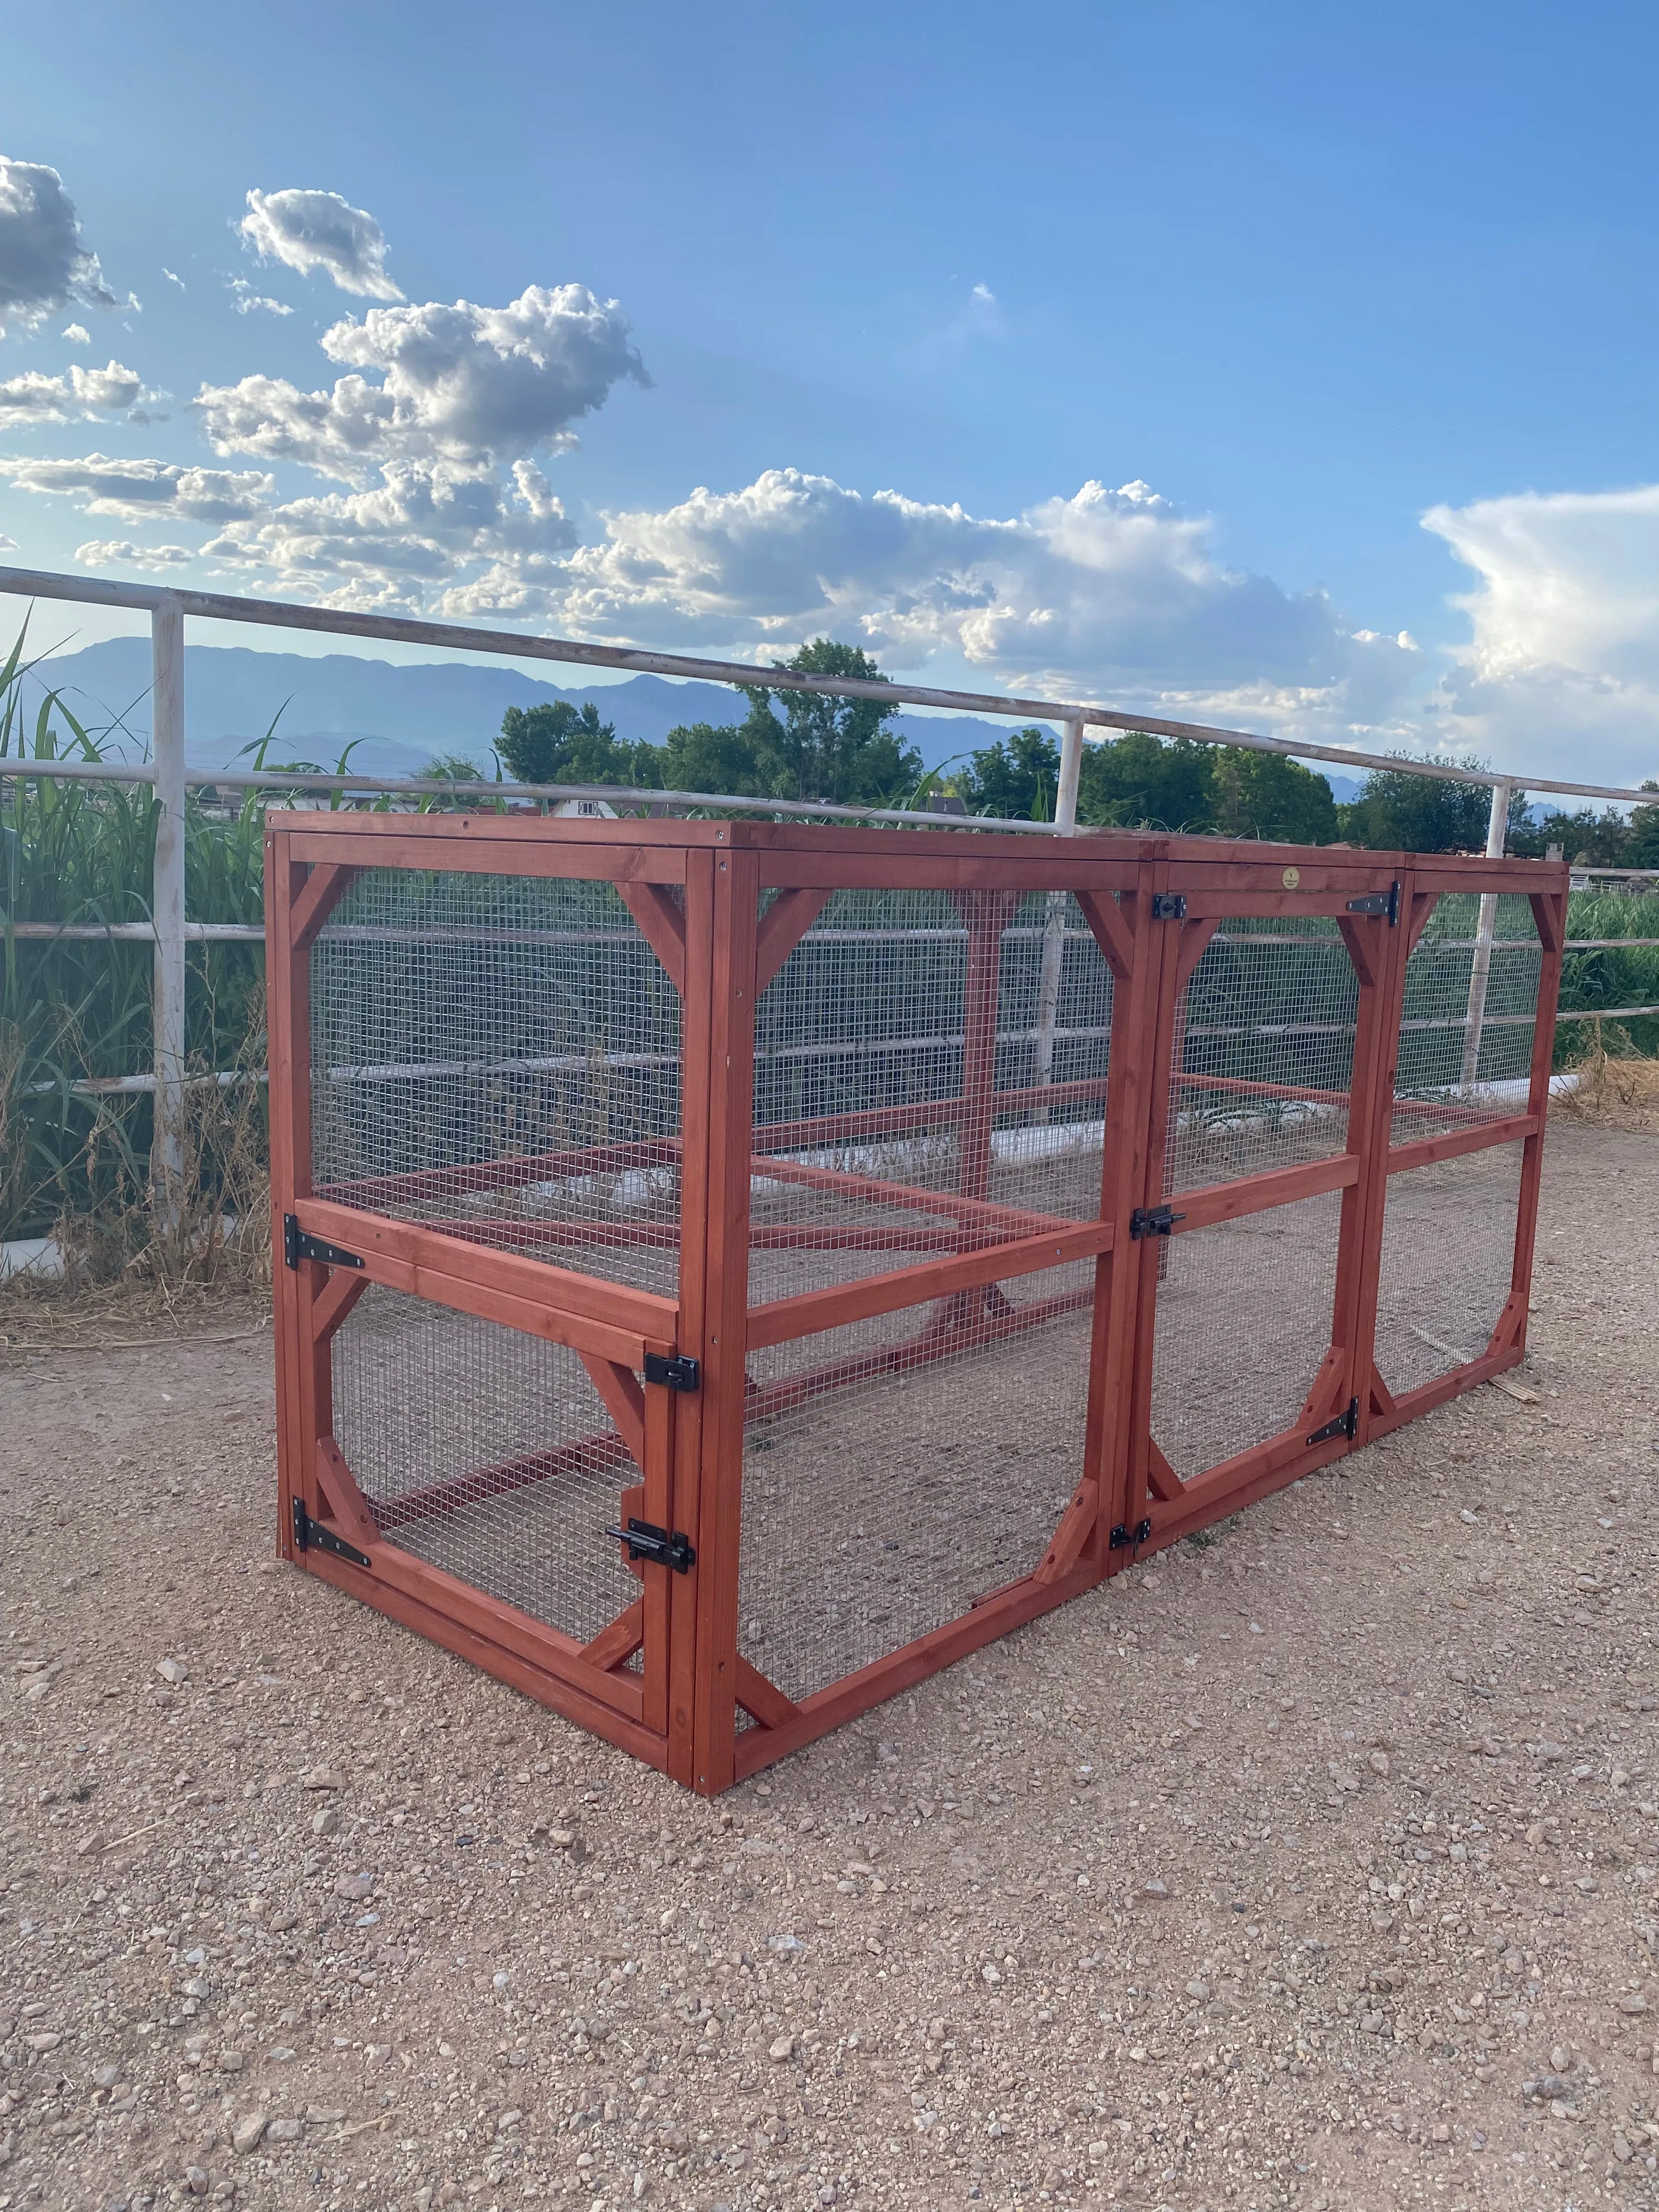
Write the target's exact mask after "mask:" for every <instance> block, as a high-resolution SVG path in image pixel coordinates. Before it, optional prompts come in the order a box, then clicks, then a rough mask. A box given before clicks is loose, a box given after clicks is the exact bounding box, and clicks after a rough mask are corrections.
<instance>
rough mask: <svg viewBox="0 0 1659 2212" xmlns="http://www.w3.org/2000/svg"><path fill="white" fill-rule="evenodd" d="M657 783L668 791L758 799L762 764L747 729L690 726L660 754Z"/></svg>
mask: <svg viewBox="0 0 1659 2212" xmlns="http://www.w3.org/2000/svg"><path fill="white" fill-rule="evenodd" d="M657 781H659V783H660V785H661V787H662V789H663V790H665V791H708V792H717V793H721V792H728V791H729V792H731V793H732V794H733V796H734V797H738V798H744V799H747V798H750V797H754V796H757V795H758V794H759V792H760V790H761V782H760V763H759V761H758V759H757V755H756V749H755V744H754V742H753V740H752V738H750V735H749V732H748V729H747V726H746V725H744V724H740V723H738V724H727V725H725V726H720V727H716V726H715V725H714V723H712V722H689V723H684V724H682V725H681V726H680V727H678V729H673V730H671V731H670V732H668V736H667V738H666V740H665V743H664V744H663V747H662V750H661V758H660V763H659V775H658V778H657Z"/></svg>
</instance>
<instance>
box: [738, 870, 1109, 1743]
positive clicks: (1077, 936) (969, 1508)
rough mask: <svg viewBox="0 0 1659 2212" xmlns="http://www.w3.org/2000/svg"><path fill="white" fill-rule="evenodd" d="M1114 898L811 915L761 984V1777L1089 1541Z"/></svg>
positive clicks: (1029, 898)
mask: <svg viewBox="0 0 1659 2212" xmlns="http://www.w3.org/2000/svg"><path fill="white" fill-rule="evenodd" d="M1010 872H1011V873H1012V871H1010ZM785 896H794V897H795V898H796V899H797V901H798V902H799V900H801V898H802V897H803V895H802V894H799V893H796V894H793V895H790V894H786V895H785ZM1091 899H1093V900H1098V901H1101V902H1104V903H1105V904H1106V905H1108V906H1111V905H1112V904H1113V894H1112V892H1111V891H1110V890H1105V889H1103V890H1100V891H1098V892H1097V893H1095V892H1090V891H1088V890H1085V891H1084V892H1083V893H1082V895H1081V897H1080V898H1079V896H1076V895H1073V893H1070V892H1067V891H1065V890H1059V891H1050V890H1020V889H1019V888H1018V884H1017V882H1016V884H1013V885H1012V886H1011V887H1008V888H999V889H994V890H984V889H979V888H969V887H958V888H951V887H948V886H946V887H939V888H932V889H928V888H921V887H916V888H905V887H902V886H891V887H882V888H879V889H874V888H872V889H846V890H836V891H835V892H834V893H832V894H830V893H817V894H815V895H814V896H813V901H812V903H811V907H810V908H800V907H799V906H798V908H797V915H796V924H797V926H796V927H795V928H794V929H793V931H792V933H791V941H790V949H789V951H788V952H787V957H785V958H783V959H782V960H781V962H780V963H777V964H775V966H774V965H772V964H770V963H766V962H764V961H763V963H762V966H761V969H760V970H759V979H760V981H762V983H763V989H762V990H761V993H760V995H759V999H758V1001H757V1012H756V1022H755V1047H754V1115H753V1157H752V1162H751V1172H750V1182H749V1224H748V1244H749V1250H748V1279H749V1310H748V1328H747V1357H746V1361H745V1373H744V1457H743V1480H742V1510H741V1543H740V1557H739V1561H738V1601H737V1664H738V1682H737V1703H738V1717H737V1724H738V1729H739V1731H740V1735H739V1743H738V1771H740V1772H741V1771H745V1770H746V1768H747V1767H748V1766H749V1765H750V1764H751V1763H754V1762H758V1761H759V1760H761V1759H765V1758H769V1757H771V1756H774V1755H775V1746H776V1745H777V1743H778V1742H779V1741H785V1742H787V1741H794V1740H796V1739H797V1738H800V1739H803V1740H804V1738H805V1735H811V1734H813V1733H816V1732H817V1729H819V1728H821V1727H823V1726H826V1725H829V1724H830V1723H832V1722H833V1720H834V1719H835V1718H836V1717H840V1716H841V1715H842V1711H843V1709H846V1710H854V1711H855V1710H857V1709H858V1707H859V1705H860V1704H861V1703H864V1702H868V1701H869V1699H870V1698H871V1697H873V1696H874V1695H876V1694H887V1693H888V1691H889V1690H890V1686H891V1684H892V1682H893V1680H894V1679H895V1677H894V1675H893V1668H894V1667H895V1666H896V1665H905V1664H909V1663H911V1662H912V1660H914V1661H915V1665H916V1671H918V1672H925V1671H928V1668H929V1667H930V1666H932V1665H937V1664H941V1663H943V1662H944V1660H945V1658H946V1657H948V1656H951V1650H953V1649H954V1648H956V1647H955V1645H954V1644H952V1643H951V1638H959V1637H960V1636H961V1635H962V1634H963V1624H964V1623H970V1622H971V1620H972V1619H973V1617H974V1616H975V1613H978V1612H979V1610H980V1609H981V1608H983V1607H985V1605H986V1601H987V1600H991V1599H996V1600H998V1601H999V1602H1003V1603H1006V1601H1008V1598H1009V1594H1010V1593H1011V1592H1013V1593H1016V1594H1018V1592H1020V1591H1022V1590H1030V1591H1035V1592H1036V1594H1037V1596H1038V1598H1039V1599H1040V1598H1041V1595H1042V1590H1043V1589H1045V1588H1046V1587H1047V1585H1046V1584H1045V1583H1044V1581H1043V1579H1042V1578H1043V1577H1048V1578H1049V1579H1050V1581H1055V1580H1060V1579H1063V1578H1064V1577H1066V1576H1068V1575H1071V1574H1073V1572H1074V1571H1077V1569H1078V1565H1079V1556H1080V1553H1081V1551H1082V1548H1083V1545H1084V1543H1085V1541H1086V1540H1087V1539H1089V1538H1090V1537H1091V1535H1092V1531H1093V1526H1094V1502H1095V1496H1096V1490H1095V1485H1094V1483H1093V1480H1092V1476H1093V1472H1094V1470H1093V1468H1091V1456H1090V1451H1089V1439H1090V1414H1091V1367H1092V1345H1093V1337H1094V1329H1095V1322H1096V1306H1097V1294H1099V1292H1100V1291H1101V1286H1102V1284H1103V1280H1104V1272H1103V1271H1104V1262H1103V1254H1104V1253H1105V1252H1106V1251H1107V1249H1108V1248H1109V1244H1110V1242H1111V1238H1112V1235H1113V1228H1112V1225H1111V1224H1110V1223H1109V1221H1108V1220H1106V1219H1105V1218H1104V1207H1103V1189H1104V1188H1105V1187H1106V1184H1107V1182H1108V1179H1109V1177H1108V1165H1109V1151H1110V1145H1109V1137H1108V1131H1109V1127H1111V1120H1110V1114H1109V1060H1110V1052H1111V1041H1112V1037H1113V1035H1114V1030H1113V1021H1114V1008H1115V995H1116V991H1115V977H1114V974H1113V969H1112V967H1111V964H1110V963H1109V960H1108V958H1107V957H1106V955H1105V954H1104V952H1103V949H1102V943H1101V941H1100V934H1097V927H1098V929H1099V931H1100V933H1103V934H1104V935H1105V937H1106V939H1107V941H1108V942H1109V943H1110V942H1112V941H1113V939H1112V935H1111V930H1110V927H1109V923H1107V922H1102V921H1101V918H1100V915H1099V913H1098V911H1097V912H1096V914H1095V921H1094V922H1093V923H1091V918H1090V914H1091V908H1090V902H1091ZM771 910H772V909H771V908H767V912H768V913H770V912H771ZM1114 915H1115V908H1114ZM776 933H777V932H776V926H774V930H773V933H772V934H776ZM768 935H769V933H768V930H767V926H766V923H765V921H764V919H763V925H762V936H763V945H764V943H765V942H766V940H767V938H768ZM1068 1516H1072V1519H1071V1523H1070V1525H1071V1528H1072V1529H1073V1532H1074V1534H1075V1538H1076V1541H1069V1540H1068V1536H1067V1534H1066V1531H1067V1528H1068ZM1014 1601H1015V1602H1016V1603H1018V1602H1019V1599H1018V1595H1016V1597H1015V1599H1014ZM1031 1609H1032V1610H1036V1609H1037V1604H1036V1602H1034V1603H1033V1605H1032V1607H1031ZM981 1618H985V1619H988V1618H989V1615H988V1614H983V1613H981ZM930 1639H931V1640H930ZM901 1654H908V1655H910V1656H909V1657H908V1658H905V1659H900V1658H899V1657H898V1656H897V1655H901ZM924 1654H925V1656H923V1655H924ZM881 1684H885V1685H887V1688H883V1689H878V1688H877V1687H876V1686H877V1685H881ZM866 1692H867V1694H866Z"/></svg>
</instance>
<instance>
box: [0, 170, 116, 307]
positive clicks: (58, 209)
mask: <svg viewBox="0 0 1659 2212" xmlns="http://www.w3.org/2000/svg"><path fill="white" fill-rule="evenodd" d="M71 301H73V302H75V303H76V304H77V305H79V306H82V307H121V306H123V305H125V304H127V303H126V302H124V301H120V300H118V299H117V298H116V296H115V295H114V293H113V292H112V291H111V289H110V288H109V286H108V285H107V284H106V283H105V282H104V272H103V270H101V269H100V267H99V265H98V256H97V255H96V254H95V253H94V252H92V250H91V248H90V247H89V246H88V245H87V242H86V240H84V239H83V238H82V235H81V222H80V217H79V216H77V215H76V211H75V203H74V201H73V200H72V199H71V198H70V196H69V194H68V193H67V192H66V191H64V180H63V179H62V178H61V177H60V176H59V175H58V172H57V170H56V169H49V168H47V167H46V165H45V163H44V162H41V161H11V160H9V159H8V158H7V156H6V155H3V154H0V337H3V336H4V335H5V332H6V330H7V329H8V328H9V327H16V328H19V329H22V330H33V328H34V327H35V325H37V324H39V323H40V322H41V321H43V320H44V319H45V318H46V316H48V315H53V314H57V313H60V312H61V311H62V309H64V307H68V306H69V305H70V303H71Z"/></svg>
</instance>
